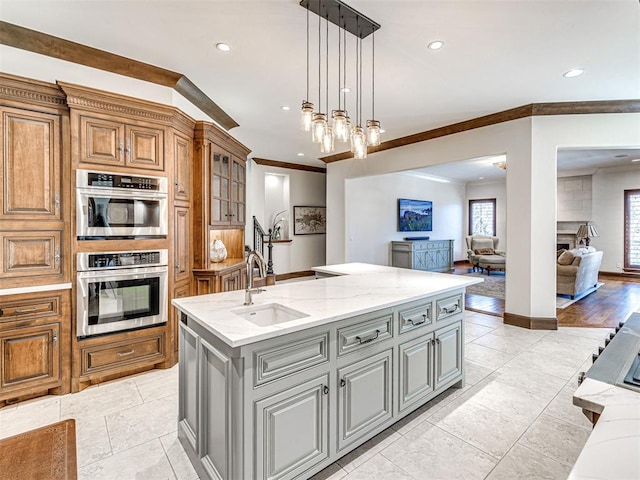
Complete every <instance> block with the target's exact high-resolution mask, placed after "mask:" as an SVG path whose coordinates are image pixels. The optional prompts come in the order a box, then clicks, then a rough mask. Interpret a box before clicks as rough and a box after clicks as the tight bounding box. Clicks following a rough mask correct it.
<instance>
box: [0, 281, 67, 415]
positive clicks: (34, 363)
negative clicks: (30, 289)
mask: <svg viewBox="0 0 640 480" xmlns="http://www.w3.org/2000/svg"><path fill="white" fill-rule="evenodd" d="M69 301H70V291H69V290H59V291H50V292H40V293H33V294H17V295H5V296H4V297H2V298H0V406H2V405H3V404H4V403H8V402H12V401H18V400H22V399H26V398H29V397H33V396H39V395H46V394H47V393H68V392H69V390H70V382H69V377H70V364H69V361H68V360H69V353H70V352H69V346H70V343H71V342H70V326H71V317H70V315H71V314H70V305H69Z"/></svg>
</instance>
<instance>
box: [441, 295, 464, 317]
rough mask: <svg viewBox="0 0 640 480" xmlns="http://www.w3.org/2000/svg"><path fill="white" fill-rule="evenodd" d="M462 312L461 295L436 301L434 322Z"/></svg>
mask: <svg viewBox="0 0 640 480" xmlns="http://www.w3.org/2000/svg"><path fill="white" fill-rule="evenodd" d="M463 310H464V306H463V304H462V294H460V293H459V294H457V295H454V296H452V297H447V298H441V299H440V300H436V321H438V320H444V319H445V318H449V317H451V316H453V315H457V314H458V313H461V312H462V311H463Z"/></svg>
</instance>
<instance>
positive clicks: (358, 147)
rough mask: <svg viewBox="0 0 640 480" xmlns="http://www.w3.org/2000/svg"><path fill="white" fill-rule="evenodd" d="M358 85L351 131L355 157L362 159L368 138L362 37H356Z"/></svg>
mask: <svg viewBox="0 0 640 480" xmlns="http://www.w3.org/2000/svg"><path fill="white" fill-rule="evenodd" d="M358 27H359V25H358ZM359 30H360V29H359V28H358V31H359ZM356 85H357V86H358V88H357V94H356V126H355V127H353V130H352V132H351V151H352V152H353V156H354V158H357V159H359V160H362V159H364V158H367V138H366V136H365V133H364V129H363V128H362V127H361V126H360V119H361V117H362V40H361V39H360V37H357V38H356Z"/></svg>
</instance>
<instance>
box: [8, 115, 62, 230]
mask: <svg viewBox="0 0 640 480" xmlns="http://www.w3.org/2000/svg"><path fill="white" fill-rule="evenodd" d="M1 111H2V129H1V135H2V138H1V139H0V140H1V143H2V145H3V148H2V150H1V151H0V155H2V185H1V188H2V192H0V193H1V195H0V198H1V199H2V211H1V212H0V220H60V219H61V213H60V211H61V209H60V145H59V144H60V118H59V117H58V116H56V115H51V114H46V113H36V112H28V111H23V110H18V109H12V108H3V109H2V110H1Z"/></svg>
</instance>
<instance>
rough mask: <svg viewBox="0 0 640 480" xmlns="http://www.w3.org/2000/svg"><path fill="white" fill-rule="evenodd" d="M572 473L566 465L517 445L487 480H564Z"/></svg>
mask: <svg viewBox="0 0 640 480" xmlns="http://www.w3.org/2000/svg"><path fill="white" fill-rule="evenodd" d="M570 471H571V468H569V467H567V466H566V465H563V464H561V463H559V462H556V461H555V460H552V459H551V458H549V457H547V456H545V455H542V454H541V453H538V452H535V451H533V450H530V449H528V448H526V447H523V446H521V445H518V444H516V445H514V446H513V448H512V449H511V450H509V452H508V453H507V454H506V455H505V457H504V458H503V459H502V460H501V461H500V463H499V464H498V466H497V467H496V468H494V469H493V471H492V472H491V474H490V475H489V476H488V477H487V480H564V479H566V478H567V477H568V476H569V472H570Z"/></svg>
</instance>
